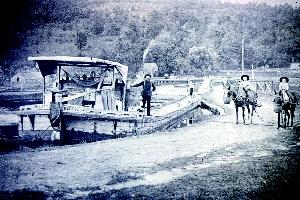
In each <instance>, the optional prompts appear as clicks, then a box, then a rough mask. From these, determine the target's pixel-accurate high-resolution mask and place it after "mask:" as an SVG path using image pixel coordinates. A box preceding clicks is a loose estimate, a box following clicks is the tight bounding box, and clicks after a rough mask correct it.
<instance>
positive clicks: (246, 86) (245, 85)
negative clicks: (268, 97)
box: [238, 74, 254, 98]
mask: <svg viewBox="0 0 300 200" xmlns="http://www.w3.org/2000/svg"><path fill="white" fill-rule="evenodd" d="M249 79H250V78H249V76H248V75H245V74H244V75H242V76H241V80H242V81H241V83H240V85H239V91H238V93H239V96H242V97H246V98H247V97H248V91H249V90H254V89H253V88H252V85H251V83H250V81H249Z"/></svg>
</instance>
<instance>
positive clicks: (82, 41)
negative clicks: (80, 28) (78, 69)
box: [75, 32, 87, 56]
mask: <svg viewBox="0 0 300 200" xmlns="http://www.w3.org/2000/svg"><path fill="white" fill-rule="evenodd" d="M75 45H76V46H77V49H78V50H79V54H78V55H79V56H81V55H82V49H83V48H84V47H86V45H87V34H86V33H84V32H77V34H76V42H75Z"/></svg>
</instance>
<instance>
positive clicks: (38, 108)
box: [19, 104, 50, 111]
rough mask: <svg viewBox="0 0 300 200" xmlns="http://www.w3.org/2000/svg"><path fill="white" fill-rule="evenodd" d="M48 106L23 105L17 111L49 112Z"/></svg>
mask: <svg viewBox="0 0 300 200" xmlns="http://www.w3.org/2000/svg"><path fill="white" fill-rule="evenodd" d="M49 109H50V105H49V104H34V105H25V106H20V108H19V110H22V111H25V110H49Z"/></svg>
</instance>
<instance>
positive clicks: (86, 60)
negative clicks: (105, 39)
mask: <svg viewBox="0 0 300 200" xmlns="http://www.w3.org/2000/svg"><path fill="white" fill-rule="evenodd" d="M28 60H30V61H35V62H36V63H37V64H38V67H39V69H40V71H41V73H42V75H43V76H47V75H50V74H56V73H57V66H72V67H100V68H116V69H117V70H118V71H119V72H120V74H121V75H122V79H123V81H124V82H126V80H127V76H128V66H126V65H123V64H120V63H118V62H113V61H109V60H103V59H99V58H91V57H72V56H38V57H28Z"/></svg>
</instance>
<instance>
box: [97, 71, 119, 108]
mask: <svg viewBox="0 0 300 200" xmlns="http://www.w3.org/2000/svg"><path fill="white" fill-rule="evenodd" d="M113 89H114V79H113V72H112V69H110V68H107V69H105V71H104V72H103V74H102V75H101V78H100V81H99V84H98V87H97V91H101V97H102V98H101V99H97V100H98V101H99V102H101V100H102V106H103V109H104V110H113V111H115V110H116V104H115V95H114V90H113ZM96 98H97V96H96Z"/></svg>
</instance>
